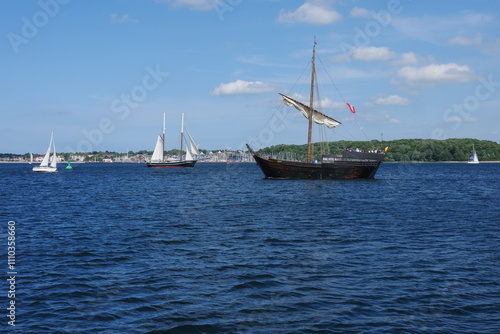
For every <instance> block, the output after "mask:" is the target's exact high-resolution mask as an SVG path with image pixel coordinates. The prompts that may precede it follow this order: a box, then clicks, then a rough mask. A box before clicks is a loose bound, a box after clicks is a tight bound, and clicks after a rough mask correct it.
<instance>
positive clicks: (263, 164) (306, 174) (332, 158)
mask: <svg viewBox="0 0 500 334" xmlns="http://www.w3.org/2000/svg"><path fill="white" fill-rule="evenodd" d="M316 44H317V43H316V41H314V45H313V51H312V61H311V89H310V96H309V105H306V104H304V103H302V102H299V101H297V100H295V99H293V98H291V97H289V96H287V95H284V94H280V95H281V96H282V98H283V102H284V104H285V105H287V106H293V107H295V108H296V109H297V110H299V111H300V112H301V113H302V114H303V115H304V117H306V118H307V119H308V121H309V122H308V132H307V133H308V134H307V160H306V161H291V160H284V159H274V158H268V157H264V156H262V155H261V154H259V152H255V151H254V150H253V149H252V148H251V147H250V145H248V144H247V145H246V146H247V148H248V150H249V152H250V153H251V154H252V155H253V157H254V159H255V161H256V162H257V165H258V166H259V167H260V169H261V170H262V172H263V173H264V175H265V177H266V178H285V179H358V178H366V179H370V178H373V177H374V176H375V173H376V172H377V169H378V167H379V166H380V164H381V162H382V161H383V160H384V157H385V151H386V150H387V148H386V150H375V151H371V152H362V151H358V150H346V151H342V152H339V153H338V154H324V155H323V156H322V160H321V161H319V162H313V160H312V128H313V122H315V123H317V124H320V125H325V126H326V127H328V128H334V127H336V126H337V125H339V124H341V123H340V122H339V121H337V120H335V119H333V118H331V117H330V116H327V115H325V114H323V113H321V112H319V111H318V110H316V109H314V92H315V89H316V86H315V85H316V82H317V78H316V66H315V59H316ZM348 106H349V105H348Z"/></svg>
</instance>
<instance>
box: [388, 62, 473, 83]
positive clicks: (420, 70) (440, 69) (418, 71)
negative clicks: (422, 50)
mask: <svg viewBox="0 0 500 334" xmlns="http://www.w3.org/2000/svg"><path fill="white" fill-rule="evenodd" d="M397 75H398V76H399V77H401V78H402V79H404V80H406V81H407V82H408V83H410V84H429V83H430V84H433V83H442V82H452V83H453V82H469V81H473V80H475V79H476V75H475V74H474V72H473V71H472V70H471V69H470V68H469V66H467V65H464V66H460V65H457V64H455V63H449V64H430V65H426V66H422V67H416V66H405V67H403V68H401V69H400V70H399V71H398V72H397Z"/></svg>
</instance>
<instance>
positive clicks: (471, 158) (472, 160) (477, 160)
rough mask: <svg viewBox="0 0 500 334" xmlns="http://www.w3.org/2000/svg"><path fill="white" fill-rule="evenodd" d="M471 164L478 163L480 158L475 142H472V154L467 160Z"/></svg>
mask: <svg viewBox="0 0 500 334" xmlns="http://www.w3.org/2000/svg"><path fill="white" fill-rule="evenodd" d="M467 163H469V164H478V163H479V159H478V158H477V153H476V149H475V148H474V144H472V156H471V157H470V158H469V161H467Z"/></svg>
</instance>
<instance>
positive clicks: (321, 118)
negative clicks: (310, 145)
mask: <svg viewBox="0 0 500 334" xmlns="http://www.w3.org/2000/svg"><path fill="white" fill-rule="evenodd" d="M280 95H281V96H282V97H283V102H284V103H285V104H286V105H287V106H294V107H295V108H296V109H297V110H299V111H300V112H301V113H302V115H304V117H305V118H307V119H309V114H310V110H311V108H310V107H309V106H306V105H305V104H303V103H301V102H299V101H297V100H294V99H292V98H291V97H289V96H286V95H283V94H280ZM312 111H313V112H312V119H313V121H314V123H316V124H320V125H325V126H327V127H329V128H334V127H336V126H337V125H339V124H341V123H340V122H339V121H337V120H335V119H333V118H331V117H330V116H327V115H325V114H323V113H321V112H319V111H317V110H315V109H313V110H312Z"/></svg>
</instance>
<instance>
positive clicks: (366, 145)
mask: <svg viewBox="0 0 500 334" xmlns="http://www.w3.org/2000/svg"><path fill="white" fill-rule="evenodd" d="M473 144H474V146H475V149H476V152H477V155H478V158H479V161H500V144H498V143H496V142H493V141H489V140H478V139H471V138H463V139H446V140H437V139H399V140H392V141H380V140H371V141H348V140H342V141H336V142H328V143H315V144H314V153H313V157H314V159H318V160H319V159H320V157H321V154H322V153H321V150H320V148H323V151H324V152H325V153H326V154H328V153H331V154H335V153H337V152H339V151H342V150H346V149H360V150H379V149H381V150H383V149H384V148H385V147H387V146H389V145H390V149H389V151H388V152H387V154H386V157H385V160H384V161H386V162H392V161H401V162H404V161H421V162H437V161H467V160H469V158H470V156H471V155H472V145H473ZM328 149H329V151H330V152H328ZM260 152H261V153H262V154H264V155H273V156H279V157H281V158H296V159H299V160H305V157H306V155H307V145H305V144H304V145H283V144H282V145H275V146H270V147H266V148H264V149H262V150H260Z"/></svg>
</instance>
